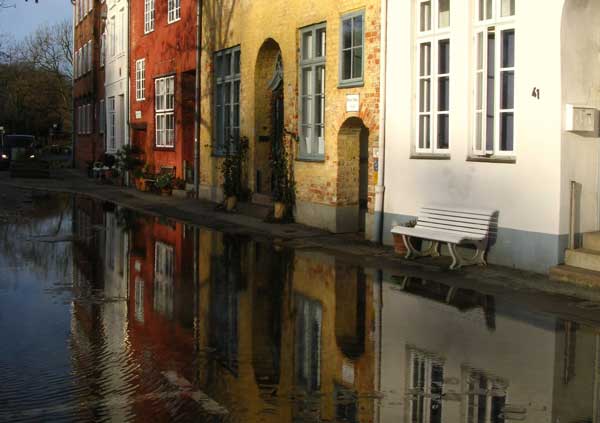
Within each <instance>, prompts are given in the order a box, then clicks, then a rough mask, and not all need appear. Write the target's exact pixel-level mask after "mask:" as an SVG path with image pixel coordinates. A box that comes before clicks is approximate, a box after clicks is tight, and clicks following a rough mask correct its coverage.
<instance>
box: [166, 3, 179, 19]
mask: <svg viewBox="0 0 600 423" xmlns="http://www.w3.org/2000/svg"><path fill="white" fill-rule="evenodd" d="M167 1H168V13H167V23H170V24H171V23H174V22H177V21H178V20H180V19H181V1H180V0H167Z"/></svg>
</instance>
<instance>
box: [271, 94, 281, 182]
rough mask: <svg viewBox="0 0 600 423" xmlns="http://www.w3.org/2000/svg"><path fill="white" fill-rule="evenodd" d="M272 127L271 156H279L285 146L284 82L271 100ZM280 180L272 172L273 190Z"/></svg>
mask: <svg viewBox="0 0 600 423" xmlns="http://www.w3.org/2000/svg"><path fill="white" fill-rule="evenodd" d="M271 128H273V129H272V130H273V133H272V136H271V139H272V143H271V157H277V156H279V151H280V149H281V148H283V84H280V85H279V87H278V88H276V89H275V90H274V91H273V97H272V102H271ZM277 182H278V181H276V180H275V176H274V175H273V174H271V192H273V191H274V189H275V186H276V184H277Z"/></svg>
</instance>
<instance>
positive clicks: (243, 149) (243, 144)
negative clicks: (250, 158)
mask: <svg viewBox="0 0 600 423" xmlns="http://www.w3.org/2000/svg"><path fill="white" fill-rule="evenodd" d="M248 144H249V143H248V138H246V137H240V138H239V139H237V140H236V139H232V140H231V142H230V143H226V144H225V158H224V159H223V164H222V165H221V173H222V175H223V196H224V202H223V204H224V207H225V210H227V211H233V210H234V209H235V206H236V205H237V201H238V199H239V198H240V197H241V196H243V195H244V188H243V182H242V179H243V175H244V166H245V163H246V154H247V152H248Z"/></svg>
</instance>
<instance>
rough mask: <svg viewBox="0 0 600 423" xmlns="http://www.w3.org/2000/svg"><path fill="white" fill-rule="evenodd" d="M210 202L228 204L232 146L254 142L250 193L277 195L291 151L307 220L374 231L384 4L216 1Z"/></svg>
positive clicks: (208, 60) (209, 56)
mask: <svg viewBox="0 0 600 423" xmlns="http://www.w3.org/2000/svg"><path fill="white" fill-rule="evenodd" d="M202 21H203V40H202V73H201V97H202V101H201V132H200V146H201V149H200V155H201V159H200V160H201V162H200V163H201V167H200V173H201V174H200V184H201V190H200V195H201V197H204V198H210V199H212V200H220V199H221V198H222V196H223V194H222V188H221V184H222V177H221V172H220V166H221V163H222V155H223V151H224V145H225V142H226V141H225V140H229V139H231V137H236V136H241V137H247V138H248V140H249V153H248V161H247V174H246V177H245V181H244V183H245V185H247V187H248V188H249V189H250V190H251V192H252V193H253V197H252V198H253V201H256V202H264V201H265V200H267V201H268V200H269V198H270V194H271V166H270V162H269V159H270V156H271V148H272V145H273V143H274V142H283V143H284V145H287V146H288V148H290V151H291V155H292V157H291V160H292V162H293V170H294V178H295V183H296V209H295V217H296V221H298V222H300V223H305V224H308V225H311V226H316V227H321V228H324V229H328V230H330V231H332V232H358V231H365V232H366V233H367V234H369V233H370V222H371V216H372V212H373V195H374V181H375V178H376V175H375V171H376V169H374V159H373V157H374V153H375V151H374V150H375V149H376V148H377V144H378V136H379V125H378V124H379V75H380V71H379V44H380V2H379V0H340V1H333V0H320V1H318V0H303V1H300V0H209V1H205V2H204V6H203V13H202Z"/></svg>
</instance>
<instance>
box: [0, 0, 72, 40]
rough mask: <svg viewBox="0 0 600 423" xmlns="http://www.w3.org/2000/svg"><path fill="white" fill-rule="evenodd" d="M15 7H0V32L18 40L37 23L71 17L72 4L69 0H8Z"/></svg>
mask: <svg viewBox="0 0 600 423" xmlns="http://www.w3.org/2000/svg"><path fill="white" fill-rule="evenodd" d="M8 2H9V3H12V4H15V5H16V7H15V8H9V9H0V34H9V35H10V36H12V37H13V38H14V39H15V40H20V39H22V38H23V37H25V36H26V35H27V34H29V33H31V32H32V31H34V30H35V29H36V28H37V27H38V26H39V25H41V24H43V23H45V22H49V23H54V22H58V21H61V20H63V19H65V18H68V19H71V14H72V10H73V6H72V5H71V1H70V0H39V3H38V4H36V3H35V0H29V1H27V2H26V1H25V0H8Z"/></svg>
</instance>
